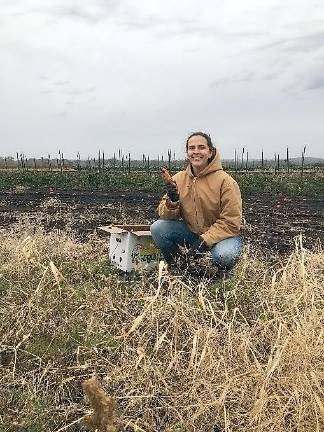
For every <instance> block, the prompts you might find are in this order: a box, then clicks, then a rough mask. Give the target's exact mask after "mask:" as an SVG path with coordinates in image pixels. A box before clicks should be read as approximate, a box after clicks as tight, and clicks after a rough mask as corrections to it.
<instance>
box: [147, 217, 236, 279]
mask: <svg viewBox="0 0 324 432" xmlns="http://www.w3.org/2000/svg"><path fill="white" fill-rule="evenodd" d="M151 234H152V237H153V240H154V241H155V243H156V244H157V246H158V247H159V248H160V250H161V252H162V254H163V256H164V259H165V260H166V261H167V262H168V263H170V262H172V261H173V260H174V258H175V257H176V255H177V254H178V253H180V250H179V246H186V247H188V248H189V247H190V245H191V244H192V243H193V242H194V241H196V240H197V239H198V237H199V236H198V234H196V233H194V232H192V231H190V230H189V228H188V227H187V225H186V224H185V222H184V221H181V220H166V219H159V220H157V221H155V222H154V223H153V224H152V225H151ZM242 244H243V241H242V237H241V236H235V237H229V238H227V239H225V240H221V241H220V242H218V243H216V244H215V245H214V246H212V247H211V248H210V250H209V252H210V253H211V258H212V262H213V263H214V264H215V265H217V266H218V267H221V268H223V269H228V270H229V269H231V268H232V267H233V266H234V264H235V263H236V261H237V260H238V259H239V257H240V254H241V251H242Z"/></svg>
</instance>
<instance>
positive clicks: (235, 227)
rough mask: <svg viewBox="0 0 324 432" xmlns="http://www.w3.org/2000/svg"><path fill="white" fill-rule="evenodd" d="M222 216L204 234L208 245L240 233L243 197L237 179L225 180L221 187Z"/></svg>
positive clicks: (203, 236)
mask: <svg viewBox="0 0 324 432" xmlns="http://www.w3.org/2000/svg"><path fill="white" fill-rule="evenodd" d="M220 201H221V202H220V206H221V208H220V216H219V218H218V219H217V221H216V222H215V223H214V224H213V225H212V226H211V227H210V228H209V229H208V230H207V231H205V232H204V233H203V234H201V237H202V238H203V239H204V241H205V243H206V244H207V245H208V246H213V245H214V244H216V243H218V242H220V241H221V240H224V239H226V238H229V237H234V236H237V235H239V234H240V228H241V221H242V198H241V192H240V188H239V186H238V184H237V183H236V181H235V180H233V179H229V180H225V181H224V183H223V184H222V187H221V195H220Z"/></svg>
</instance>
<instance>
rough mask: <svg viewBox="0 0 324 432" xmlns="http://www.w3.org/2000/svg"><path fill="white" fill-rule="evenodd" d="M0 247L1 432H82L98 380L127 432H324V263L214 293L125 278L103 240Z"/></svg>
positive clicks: (256, 265)
mask: <svg viewBox="0 0 324 432" xmlns="http://www.w3.org/2000/svg"><path fill="white" fill-rule="evenodd" d="M0 236H1V238H0V244H1V247H0V263H1V267H0V292H1V300H0V301H1V304H0V314H1V321H0V335H1V382H0V387H1V394H0V429H1V428H2V429H1V430H6V431H14V430H15V431H16V430H23V431H34V432H38V431H56V432H59V431H60V432H61V431H63V430H68V431H80V430H83V426H82V424H81V423H82V422H81V420H82V418H83V417H84V416H85V415H86V414H88V408H87V401H86V400H85V399H84V396H83V393H82V389H81V382H82V381H83V380H85V379H87V378H89V377H91V376H92V375H93V374H96V375H97V376H98V377H99V378H100V380H101V382H102V383H103V385H104V387H105V389H106V390H107V393H108V394H110V395H111V396H113V397H114V399H115V401H116V403H117V406H118V420H120V422H121V423H122V424H123V427H124V430H126V431H147V432H148V431H168V432H171V431H172V432H182V431H204V432H205V431H227V432H229V431H233V432H234V431H249V432H268V431H276V432H281V431H282V432H283V431H285V432H287V431H294V432H297V431H298V432H299V431H301V432H302V431H307V432H315V431H318V432H320V431H323V430H324V406H323V403H324V402H323V388H324V386H323V381H324V348H323V346H324V344H323V332H324V330H323V322H324V304H323V281H324V254H323V252H322V251H320V250H319V251H318V252H312V253H310V252H308V251H306V250H304V249H303V248H302V246H301V244H300V243H298V242H297V243H296V248H295V252H294V253H293V254H292V255H291V256H290V257H289V259H286V260H285V261H284V262H283V263H282V265H281V266H277V267H274V266H270V265H269V264H267V263H264V262H260V261H258V260H256V259H254V258H253V257H251V255H250V254H245V255H244V256H243V257H242V260H241V262H240V263H239V264H238V266H237V267H236V269H235V272H234V273H233V274H232V275H231V277H229V278H228V279H223V280H218V281H216V282H214V283H213V284H206V283H204V281H202V282H201V283H197V281H196V280H188V279H185V280H184V279H183V278H181V277H179V276H177V277H172V276H169V275H167V274H165V273H164V272H160V274H159V273H158V271H155V272H151V273H148V272H146V273H143V274H140V275H137V276H123V275H120V274H118V273H117V272H116V271H115V270H114V269H113V268H111V267H110V266H109V264H107V260H106V246H105V243H104V242H102V241H100V240H97V239H96V238H92V239H90V240H89V242H87V243H86V244H78V243H76V242H75V241H73V239H71V238H69V237H67V236H65V235H63V234H61V235H55V234H47V235H46V234H44V233H42V232H41V231H38V230H37V229H35V228H34V227H28V226H23V227H16V229H15V230H14V231H12V232H2V233H1V234H0Z"/></svg>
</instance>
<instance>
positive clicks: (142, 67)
mask: <svg viewBox="0 0 324 432" xmlns="http://www.w3.org/2000/svg"><path fill="white" fill-rule="evenodd" d="M0 50H1V56H0V131H1V139H0V155H15V153H16V152H23V153H25V154H26V155H27V156H32V157H33V156H36V157H38V156H42V155H43V156H46V155H47V154H48V153H50V154H51V155H53V157H54V155H56V154H57V152H58V150H59V149H60V150H61V151H63V152H64V155H65V157H69V158H70V157H75V155H76V153H77V152H78V151H79V152H80V153H81V158H87V157H88V155H90V156H95V155H96V154H97V152H98V150H99V149H102V150H104V151H105V153H106V155H107V156H106V157H108V155H112V154H113V152H114V151H118V149H122V150H123V152H125V153H126V152H131V154H132V156H133V157H138V156H140V155H142V153H146V154H150V156H151V157H156V156H157V154H158V153H159V154H166V153H167V150H168V149H169V148H170V149H172V150H173V151H174V152H176V154H177V156H179V157H183V155H184V143H185V139H186V136H187V135H188V134H189V133H190V132H192V131H196V130H203V131H206V132H207V133H209V134H210V135H211V137H212V139H213V141H214V142H215V143H216V144H217V145H218V146H219V148H220V149H221V153H222V155H223V157H226V158H231V157H233V154H234V149H235V148H236V149H237V150H238V151H241V149H242V147H245V149H247V150H248V151H249V156H250V157H251V158H252V157H259V156H260V153H261V149H262V148H263V149H264V152H265V155H266V156H267V157H273V155H274V153H275V152H279V153H280V154H282V155H284V154H285V151H286V146H287V145H288V146H289V148H290V152H291V155H292V156H300V154H301V152H302V149H303V147H304V145H307V153H308V154H307V155H308V156H318V157H324V145H323V144H324V2H323V1H321V0H318V1H312V0H263V1H260V0H245V1H241V0H236V1H234V0H226V1H225V0H224V1H223V0H172V1H171V0H163V1H162V0H158V1H154V0H150V1H149V0H142V1H140V2H139V1H135V0H88V1H81V0H78V1H77V0H0Z"/></svg>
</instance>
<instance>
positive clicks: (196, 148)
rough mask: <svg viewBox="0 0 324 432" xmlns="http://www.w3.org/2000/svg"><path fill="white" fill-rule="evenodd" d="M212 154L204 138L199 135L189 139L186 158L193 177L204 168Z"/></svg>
mask: <svg viewBox="0 0 324 432" xmlns="http://www.w3.org/2000/svg"><path fill="white" fill-rule="evenodd" d="M212 154H213V153H212V150H211V149H210V148H209V147H208V144H207V140H206V138H204V137H202V136H200V135H194V136H193V137H191V138H190V139H189V141H188V146H187V157H188V160H189V162H190V164H191V166H192V169H193V172H194V174H195V175H197V174H199V173H200V172H201V171H202V170H203V169H204V168H206V166H207V165H208V162H209V159H210V158H211V157H212Z"/></svg>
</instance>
